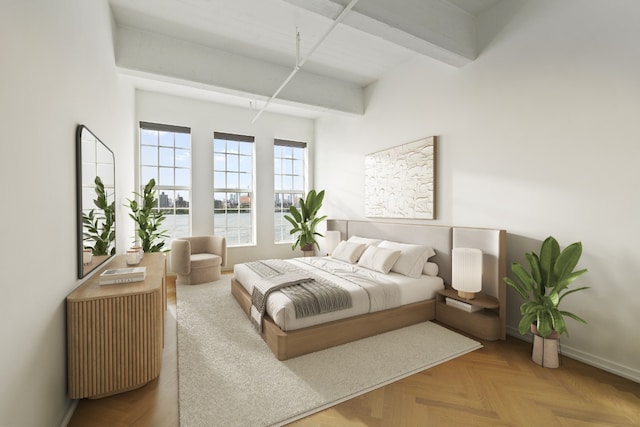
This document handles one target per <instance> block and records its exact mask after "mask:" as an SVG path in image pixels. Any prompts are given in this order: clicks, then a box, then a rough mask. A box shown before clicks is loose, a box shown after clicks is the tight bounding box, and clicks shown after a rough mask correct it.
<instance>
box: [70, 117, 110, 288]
mask: <svg viewBox="0 0 640 427" xmlns="http://www.w3.org/2000/svg"><path fill="white" fill-rule="evenodd" d="M83 132H88V133H89V134H90V135H91V137H92V138H93V139H95V140H96V141H97V142H99V143H100V144H101V145H102V147H104V148H105V149H106V150H107V151H108V152H109V153H110V154H111V156H112V159H113V161H112V165H113V177H114V186H115V167H116V161H115V155H114V154H113V151H111V149H110V148H109V147H107V145H106V144H105V143H104V142H102V141H101V140H100V138H98V137H97V136H96V135H95V134H94V133H93V132H91V130H89V128H88V127H86V126H84V125H81V124H80V125H78V127H77V128H76V221H77V228H76V242H77V256H78V279H82V278H84V277H85V276H87V275H88V274H89V273H91V272H92V271H94V270H95V269H97V268H98V267H99V266H100V265H102V264H104V263H105V262H106V261H108V260H109V259H111V258H112V257H113V256H114V255H113V254H109V255H106V256H104V258H102V256H100V258H98V257H92V259H93V261H92V263H91V265H90V266H89V267H86V266H85V264H84V254H83V249H84V225H83V221H82V219H83V215H82V183H83V179H82V172H83V170H82V169H83V168H82V135H83ZM113 198H114V200H115V189H114V192H113ZM115 227H116V225H115V220H114V230H115ZM115 247H116V243H115V241H114V252H115ZM94 258H95V259H94Z"/></svg>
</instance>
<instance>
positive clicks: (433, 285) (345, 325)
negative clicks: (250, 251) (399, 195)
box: [231, 220, 504, 360]
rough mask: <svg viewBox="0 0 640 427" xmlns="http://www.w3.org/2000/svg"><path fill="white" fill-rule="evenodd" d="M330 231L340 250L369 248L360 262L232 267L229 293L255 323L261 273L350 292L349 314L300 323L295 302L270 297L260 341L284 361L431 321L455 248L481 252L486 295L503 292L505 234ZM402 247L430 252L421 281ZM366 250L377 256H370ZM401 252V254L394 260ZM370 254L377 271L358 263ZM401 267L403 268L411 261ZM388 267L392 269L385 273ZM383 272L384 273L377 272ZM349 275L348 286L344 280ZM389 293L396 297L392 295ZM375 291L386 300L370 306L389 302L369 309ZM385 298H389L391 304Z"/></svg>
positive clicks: (443, 229) (432, 229) (367, 224)
mask: <svg viewBox="0 0 640 427" xmlns="http://www.w3.org/2000/svg"><path fill="white" fill-rule="evenodd" d="M327 229H328V230H337V231H340V233H341V238H342V239H343V240H345V241H347V242H350V243H349V244H346V243H341V248H342V249H344V247H348V248H349V249H351V250H355V248H356V246H354V243H355V244H360V245H364V248H360V249H362V251H361V252H360V253H359V254H358V256H357V258H359V260H358V261H357V262H352V261H353V259H352V257H353V254H352V253H350V252H348V254H349V255H348V256H347V257H346V258H345V257H344V253H342V254H341V255H342V256H339V257H307V258H294V259H289V260H263V261H258V262H254V263H243V264H237V265H235V266H234V277H233V279H232V283H231V293H232V295H233V296H234V297H235V299H236V300H237V301H238V303H239V305H240V306H241V307H242V309H243V310H244V312H245V313H246V314H247V316H248V317H249V318H250V319H252V318H254V317H255V316H254V315H255V306H254V311H253V313H252V298H251V293H252V290H253V288H254V285H255V286H258V284H259V283H261V282H260V281H261V280H262V279H263V278H264V277H263V275H264V274H266V273H264V271H262V269H264V268H266V269H269V268H276V267H277V268H278V269H280V270H283V269H284V270H287V271H290V272H291V274H294V275H297V276H296V277H299V276H300V275H302V276H305V277H307V276H308V275H313V277H314V278H316V279H318V281H323V280H324V279H326V280H327V281H331V282H332V283H336V284H337V285H339V287H341V288H344V289H347V290H348V291H349V294H350V298H351V301H350V305H349V306H348V307H346V308H340V309H337V310H335V311H328V312H324V313H321V314H317V315H313V316H306V317H300V318H298V317H297V316H296V315H295V310H294V308H293V306H292V301H291V296H290V295H287V294H286V293H285V292H284V290H283V289H279V290H275V291H273V292H272V293H270V295H269V297H268V298H266V304H265V308H264V311H265V314H264V317H259V318H258V321H257V323H259V324H260V326H261V330H260V334H261V335H262V338H263V339H264V341H265V342H266V344H267V346H268V347H269V348H270V349H271V351H272V352H273V353H274V355H275V356H276V357H277V358H278V359H279V360H286V359H290V358H292V357H297V356H300V355H303V354H307V353H311V352H314V351H318V350H322V349H325V348H329V347H333V346H336V345H340V344H344V343H347V342H351V341H354V340H357V339H361V338H366V337H368V336H372V335H376V334H380V333H383V332H387V331H391V330H394V329H399V328H402V327H405V326H409V325H413V324H416V323H420V322H425V321H428V320H432V319H434V318H435V306H436V305H435V300H436V298H435V295H436V293H437V292H438V291H439V290H441V289H444V288H445V287H446V286H448V285H449V284H450V283H451V250H452V248H453V247H456V246H455V245H456V242H457V246H458V247H461V245H462V246H470V245H473V246H474V247H479V248H480V249H482V250H483V253H484V254H485V256H484V263H485V274H484V275H483V292H485V293H488V294H490V295H493V296H495V297H498V296H499V294H500V292H501V290H500V286H501V285H500V284H501V283H503V282H502V280H499V278H498V277H497V260H499V259H504V254H503V252H504V248H503V246H504V245H503V239H500V238H498V239H496V238H495V236H497V235H499V234H500V232H503V231H502V230H491V229H478V228H465V227H447V226H428V225H413V224H395V223H388V222H372V221H348V220H328V221H327ZM380 242H384V243H380ZM402 245H420V247H428V248H429V249H430V250H432V251H431V253H427V254H422V255H421V256H422V257H423V258H424V257H426V259H425V261H424V266H423V268H421V269H420V273H416V269H415V268H414V267H411V271H408V270H407V265H406V263H405V264H403V266H402V268H400V261H401V258H400V257H401V256H402V254H405V255H406V252H404V249H403V248H402ZM369 246H376V247H380V248H378V249H374V248H371V249H369ZM381 248H382V249H381ZM399 248H400V249H403V251H400V252H401V255H398V258H395V259H394V256H395V253H396V252H398V249H399ZM411 249H413V247H411ZM389 251H391V252H394V254H390V253H389ZM365 252H366V253H365ZM427 252H428V251H427ZM370 253H373V254H374V255H375V256H376V258H375V259H376V260H377V261H376V263H375V265H368V264H367V263H362V262H361V261H362V260H364V258H365V257H367V256H369V255H370ZM381 254H382V255H389V257H390V259H385V261H386V264H385V265H384V266H380V265H379V264H380V262H379V260H380V255H381ZM350 257H351V258H350ZM369 258H371V256H369ZM402 260H404V261H406V260H407V258H406V256H403V257H402ZM396 261H397V262H396ZM413 261H414V260H413V259H412V262H413ZM419 262H422V261H419ZM389 263H392V264H394V265H392V270H391V271H388V272H387V271H386V268H387V267H389V265H388V264H389ZM267 264H268V265H267ZM360 264H362V265H360ZM427 264H428V265H429V268H427ZM494 264H495V268H494ZM434 266H435V267H434ZM258 267H260V268H258ZM396 267H398V268H396ZM378 268H382V270H379V271H378V270H377V269H378ZM336 272H337V273H336ZM345 272H346V278H345V277H344V276H341V275H343V274H345ZM434 272H435V274H434ZM427 273H428V274H427ZM287 274H289V273H287ZM309 277H311V276H309ZM361 279H362V280H364V281H368V280H370V281H371V282H376V283H377V282H381V283H385V285H384V289H382V290H381V291H379V290H376V289H377V288H374V289H373V290H371V289H369V288H363V287H362V285H361V284H360V283H359V280H361ZM376 286H378V285H376ZM389 288H391V289H394V290H393V292H391V291H390V290H389ZM373 291H375V292H382V294H380V295H383V294H384V295H385V297H378V299H377V300H376V298H373V300H376V301H382V300H383V299H384V301H385V302H384V303H382V302H371V301H370V300H369V296H372V295H376V294H374V293H373ZM387 293H389V294H390V295H391V296H390V297H388V296H387ZM502 293H504V292H502ZM385 304H387V305H385ZM501 306H504V304H501ZM254 321H255V318H254Z"/></svg>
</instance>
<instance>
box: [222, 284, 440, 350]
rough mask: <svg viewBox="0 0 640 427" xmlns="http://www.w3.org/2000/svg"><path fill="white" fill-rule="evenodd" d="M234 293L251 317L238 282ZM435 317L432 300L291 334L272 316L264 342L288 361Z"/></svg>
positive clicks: (246, 295)
mask: <svg viewBox="0 0 640 427" xmlns="http://www.w3.org/2000/svg"><path fill="white" fill-rule="evenodd" d="M231 293H232V294H233V296H234V297H235V298H236V300H237V301H238V303H239V304H240V307H242V309H243V310H244V312H245V313H246V314H247V316H249V312H250V310H251V296H250V295H249V293H248V292H247V291H246V290H245V289H244V287H243V286H242V285H241V284H240V282H238V281H237V280H236V279H231ZM435 313H436V310H435V299H431V300H427V301H421V302H417V303H413V304H409V305H404V306H402V307H398V308H392V309H390V310H384V311H378V312H375V313H369V314H362V315H359V316H354V317H349V318H347V319H342V320H335V321H333V322H329V323H324V324H322V325H316V326H310V327H308V328H303V329H296V330H294V331H288V332H284V331H283V330H282V329H280V328H279V327H278V326H277V325H276V324H275V323H273V320H271V318H270V317H269V316H265V317H264V319H263V321H262V339H264V341H265V342H266V343H267V346H268V347H269V348H270V349H271V351H272V352H273V354H274V355H275V356H276V357H277V358H278V360H287V359H291V358H292V357H297V356H302V355H303V354H307V353H312V352H314V351H318V350H324V349H326V348H330V347H334V346H337V345H340V344H346V343H348V342H351V341H355V340H358V339H361V338H366V337H370V336H373V335H377V334H381V333H383V332H388V331H392V330H394V329H399V328H403V327H405V326H410V325H414V324H416V323H420V322H426V321H427V320H432V319H434V318H435V316H436V314H435Z"/></svg>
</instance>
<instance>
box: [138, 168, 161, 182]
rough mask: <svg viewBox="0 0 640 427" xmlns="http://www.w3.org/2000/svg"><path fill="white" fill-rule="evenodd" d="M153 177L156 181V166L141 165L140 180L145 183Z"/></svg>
mask: <svg viewBox="0 0 640 427" xmlns="http://www.w3.org/2000/svg"><path fill="white" fill-rule="evenodd" d="M152 179H155V180H156V182H158V168H155V167H147V166H142V167H141V168H140V182H142V183H145V184H146V183H147V182H149V181H151V180H152Z"/></svg>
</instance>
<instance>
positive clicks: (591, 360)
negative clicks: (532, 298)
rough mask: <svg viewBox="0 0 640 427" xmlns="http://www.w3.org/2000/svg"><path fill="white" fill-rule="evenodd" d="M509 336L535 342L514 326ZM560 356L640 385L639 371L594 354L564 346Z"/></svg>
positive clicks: (510, 327) (531, 337) (562, 345)
mask: <svg viewBox="0 0 640 427" xmlns="http://www.w3.org/2000/svg"><path fill="white" fill-rule="evenodd" d="M507 335H509V336H512V337H514V338H518V339H521V340H523V341H527V342H532V341H533V336H532V335H531V334H530V333H528V334H526V335H520V332H518V329H517V328H514V327H512V326H507ZM560 354H562V355H564V356H567V357H570V358H572V359H575V360H578V361H580V362H583V363H586V364H587V365H590V366H593V367H596V368H598V369H602V370H603V371H607V372H611V373H612V374H615V375H618V376H620V377H622V378H626V379H629V380H631V381H635V382H637V383H640V371H639V370H637V369H633V368H629V367H628V366H624V365H620V364H618V363H615V362H612V361H610V360H607V359H603V358H601V357H598V356H594V355H593V354H590V353H586V352H584V351H581V350H578V349H575V348H573V347H571V346H568V345H564V344H561V345H560Z"/></svg>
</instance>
